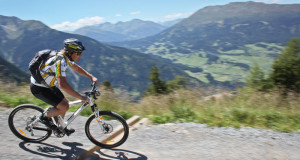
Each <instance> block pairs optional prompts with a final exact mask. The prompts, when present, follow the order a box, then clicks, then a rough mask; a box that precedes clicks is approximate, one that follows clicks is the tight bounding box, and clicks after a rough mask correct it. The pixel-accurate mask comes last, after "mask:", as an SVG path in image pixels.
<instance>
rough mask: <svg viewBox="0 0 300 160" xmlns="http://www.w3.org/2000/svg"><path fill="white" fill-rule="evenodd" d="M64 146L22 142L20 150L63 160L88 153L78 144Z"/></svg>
mask: <svg viewBox="0 0 300 160" xmlns="http://www.w3.org/2000/svg"><path fill="white" fill-rule="evenodd" d="M62 144H63V145H64V146H62V147H59V146H56V145H53V144H48V143H32V142H21V143H19V146H20V148H22V149H23V150H25V151H27V152H30V153H33V154H35V155H39V156H43V157H45V158H54V159H63V160H74V159H76V158H77V156H78V155H80V154H82V153H84V152H86V150H85V149H82V148H80V146H83V144H81V143H77V142H63V143H62ZM65 146H66V147H65ZM97 157H99V156H98V155H96V154H93V155H91V158H93V159H94V158H97Z"/></svg>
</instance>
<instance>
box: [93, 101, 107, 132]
mask: <svg viewBox="0 0 300 160" xmlns="http://www.w3.org/2000/svg"><path fill="white" fill-rule="evenodd" d="M91 109H92V111H93V112H94V115H95V117H96V118H95V119H96V121H97V122H98V124H99V126H100V128H101V129H102V130H103V131H104V127H103V124H104V121H103V117H102V116H101V115H100V114H99V113H100V111H101V110H100V109H99V108H98V107H97V105H96V104H93V105H92V106H91Z"/></svg>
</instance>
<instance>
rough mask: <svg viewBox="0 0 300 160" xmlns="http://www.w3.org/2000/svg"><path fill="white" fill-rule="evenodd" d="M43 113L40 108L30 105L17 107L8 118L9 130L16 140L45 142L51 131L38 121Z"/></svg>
mask: <svg viewBox="0 0 300 160" xmlns="http://www.w3.org/2000/svg"><path fill="white" fill-rule="evenodd" d="M43 111H44V110H43V109H42V108H41V107H39V106H36V105H32V104H23V105H20V106H17V107H16V108H15V109H14V110H12V112H11V113H10V115H9V117H8V125H9V128H10V130H11V131H12V132H13V133H14V134H15V135H16V136H17V137H18V138H20V139H22V140H24V141H27V142H41V141H44V140H46V139H47V138H49V137H50V135H51V133H52V130H51V129H50V128H48V127H47V126H45V125H44V124H43V123H41V122H40V121H39V120H38V118H39V116H40V115H41V114H42V113H43ZM30 126H31V127H30Z"/></svg>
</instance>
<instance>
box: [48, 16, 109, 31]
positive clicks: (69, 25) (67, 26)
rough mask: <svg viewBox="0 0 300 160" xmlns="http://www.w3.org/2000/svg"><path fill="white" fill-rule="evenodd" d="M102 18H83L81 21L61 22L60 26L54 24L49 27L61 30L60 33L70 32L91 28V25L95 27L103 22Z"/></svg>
mask: <svg viewBox="0 0 300 160" xmlns="http://www.w3.org/2000/svg"><path fill="white" fill-rule="evenodd" d="M103 20H104V18H103V17H98V16H95V17H85V18H82V19H79V20H77V21H76V22H69V21H66V22H63V23H61V24H55V25H52V26H50V27H51V28H53V29H57V30H62V31H72V30H75V29H78V28H81V27H84V26H91V25H96V24H100V23H101V22H103Z"/></svg>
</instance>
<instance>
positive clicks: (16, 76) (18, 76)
mask: <svg viewBox="0 0 300 160" xmlns="http://www.w3.org/2000/svg"><path fill="white" fill-rule="evenodd" d="M0 81H6V82H13V83H14V82H17V83H21V82H29V74H28V73H26V72H25V71H22V70H20V69H19V68H18V67H16V66H15V65H13V64H11V63H9V62H7V61H6V60H4V59H3V58H1V57H0Z"/></svg>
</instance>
